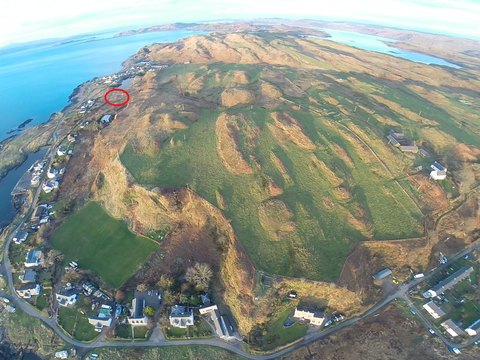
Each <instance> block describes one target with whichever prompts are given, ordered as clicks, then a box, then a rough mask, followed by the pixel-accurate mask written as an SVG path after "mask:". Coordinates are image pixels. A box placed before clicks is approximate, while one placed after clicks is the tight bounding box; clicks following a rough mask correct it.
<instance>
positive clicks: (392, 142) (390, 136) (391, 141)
mask: <svg viewBox="0 0 480 360" xmlns="http://www.w3.org/2000/svg"><path fill="white" fill-rule="evenodd" d="M387 139H388V142H389V143H390V144H392V145H393V146H400V143H399V142H398V140H397V139H395V138H394V137H393V136H392V135H388V136H387Z"/></svg>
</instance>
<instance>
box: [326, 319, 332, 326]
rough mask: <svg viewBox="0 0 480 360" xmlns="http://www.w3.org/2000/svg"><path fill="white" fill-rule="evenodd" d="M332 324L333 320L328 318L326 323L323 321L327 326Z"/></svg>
mask: <svg viewBox="0 0 480 360" xmlns="http://www.w3.org/2000/svg"><path fill="white" fill-rule="evenodd" d="M332 324H333V320H328V321H327V322H326V323H325V327H329V326H330V325H332Z"/></svg>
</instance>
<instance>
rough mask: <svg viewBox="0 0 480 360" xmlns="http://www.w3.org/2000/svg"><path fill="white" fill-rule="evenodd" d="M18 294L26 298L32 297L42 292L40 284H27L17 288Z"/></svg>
mask: <svg viewBox="0 0 480 360" xmlns="http://www.w3.org/2000/svg"><path fill="white" fill-rule="evenodd" d="M17 294H18V296H21V297H23V298H24V299H30V298H31V297H32V296H37V295H39V294H40V284H26V285H22V286H20V287H19V288H18V289H17Z"/></svg>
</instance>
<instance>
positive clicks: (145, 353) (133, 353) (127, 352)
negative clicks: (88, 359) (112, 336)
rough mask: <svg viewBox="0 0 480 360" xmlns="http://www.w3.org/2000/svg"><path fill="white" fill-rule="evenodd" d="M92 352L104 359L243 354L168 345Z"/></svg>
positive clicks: (235, 358) (232, 357)
mask: <svg viewBox="0 0 480 360" xmlns="http://www.w3.org/2000/svg"><path fill="white" fill-rule="evenodd" d="M91 353H95V354H99V355H100V357H101V358H102V359H105V360H114V359H115V360H116V359H125V360H130V359H135V360H148V359H217V360H240V359H245V358H244V357H243V356H240V355H236V354H233V353H231V352H229V351H227V350H223V349H219V348H216V347H212V346H168V347H160V348H140V349H131V348H115V349H109V348H102V349H96V350H94V351H92V352H91Z"/></svg>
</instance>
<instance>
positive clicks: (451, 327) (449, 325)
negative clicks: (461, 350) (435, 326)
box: [441, 319, 464, 337]
mask: <svg viewBox="0 0 480 360" xmlns="http://www.w3.org/2000/svg"><path fill="white" fill-rule="evenodd" d="M441 325H442V326H443V328H444V329H445V330H446V331H447V333H449V334H450V336H451V337H457V336H459V335H462V334H463V333H464V331H463V330H462V329H460V327H459V326H458V325H457V324H455V323H454V322H453V321H452V319H448V320H447V321H444V322H442V324H441Z"/></svg>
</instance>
